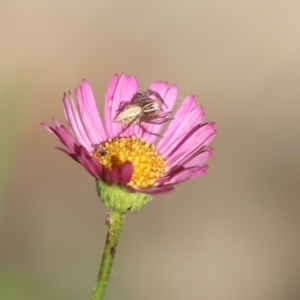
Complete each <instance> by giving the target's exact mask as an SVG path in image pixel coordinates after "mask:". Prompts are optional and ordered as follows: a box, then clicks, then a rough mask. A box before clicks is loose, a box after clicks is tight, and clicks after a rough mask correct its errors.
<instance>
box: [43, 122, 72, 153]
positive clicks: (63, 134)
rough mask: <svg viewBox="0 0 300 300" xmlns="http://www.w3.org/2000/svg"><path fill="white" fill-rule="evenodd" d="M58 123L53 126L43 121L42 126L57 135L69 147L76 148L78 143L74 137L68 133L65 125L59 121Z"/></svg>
mask: <svg viewBox="0 0 300 300" xmlns="http://www.w3.org/2000/svg"><path fill="white" fill-rule="evenodd" d="M56 124H58V126H57V127H56V128H52V127H50V126H48V125H47V124H44V123H42V126H43V127H44V128H45V129H46V130H47V131H49V132H50V133H52V134H53V135H55V136H56V137H57V138H58V139H59V140H60V141H61V142H62V143H63V144H64V145H65V146H66V147H68V148H69V149H75V146H76V143H75V141H74V139H73V137H72V136H71V135H70V134H69V133H68V131H67V130H66V129H65V128H64V126H62V125H60V124H59V123H58V122H57V121H56Z"/></svg>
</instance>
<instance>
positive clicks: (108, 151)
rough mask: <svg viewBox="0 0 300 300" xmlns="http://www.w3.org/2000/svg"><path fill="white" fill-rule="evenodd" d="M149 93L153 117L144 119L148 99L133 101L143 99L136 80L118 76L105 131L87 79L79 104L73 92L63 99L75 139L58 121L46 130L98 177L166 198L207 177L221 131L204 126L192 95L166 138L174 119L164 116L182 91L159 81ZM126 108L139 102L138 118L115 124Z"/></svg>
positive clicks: (110, 95)
mask: <svg viewBox="0 0 300 300" xmlns="http://www.w3.org/2000/svg"><path fill="white" fill-rule="evenodd" d="M147 91H151V94H150V95H149V98H147V99H148V100H149V101H148V102H147V105H148V106H147V107H148V112H147V113H148V116H147V115H142V114H143V108H142V106H143V105H144V103H146V102H145V99H143V100H139V101H140V102H134V101H133V99H136V95H143V94H142V93H141V92H140V91H139V84H138V81H137V78H136V77H135V76H132V75H124V74H122V75H117V74H116V75H114V76H113V77H112V79H111V81H110V83H109V85H108V88H107V91H106V95H105V103H104V113H105V122H104V124H105V127H104V125H103V122H102V121H101V119H100V116H99V113H98V109H97V106H96V102H95V98H94V95H93V91H92V88H91V86H90V84H89V83H88V82H87V81H86V80H83V81H82V83H81V85H79V86H78V88H77V89H76V97H77V105H76V102H75V101H74V100H73V98H72V95H71V94H70V93H69V94H65V95H64V98H63V109H64V113H65V118H66V120H67V122H68V127H69V130H70V131H71V132H72V134H70V133H69V132H68V131H67V129H66V128H65V127H64V126H63V125H61V124H60V123H59V122H58V121H57V120H54V124H55V126H54V127H50V126H49V125H46V124H42V125H43V126H44V127H45V128H46V129H47V130H48V131H49V132H51V133H52V134H54V135H55V136H56V137H57V138H58V139H59V140H60V141H61V142H62V143H63V144H64V146H65V147H63V148H58V149H60V150H61V151H63V152H64V153H66V154H67V155H69V156H71V157H72V158H73V159H74V160H76V161H77V162H79V163H80V164H81V165H82V166H83V167H84V168H85V169H86V170H87V171H88V172H89V173H90V174H91V175H92V176H94V177H95V178H97V179H99V180H101V181H103V182H106V184H108V185H118V186H123V187H125V188H126V189H128V190H130V191H140V192H142V193H146V194H157V193H164V192H167V191H170V190H172V189H173V188H174V185H175V184H177V183H180V182H183V181H185V180H187V179H189V178H193V177H197V176H201V175H204V174H205V173H206V172H207V169H208V166H207V165H206V161H207V160H208V158H209V157H210V156H211V155H212V148H207V145H208V144H209V143H210V142H211V140H212V139H213V138H214V137H215V135H216V130H215V128H214V123H203V117H204V109H203V107H200V106H198V105H197V104H196V98H195V96H193V95H191V96H188V97H186V98H185V99H184V100H183V102H182V103H181V104H180V106H179V108H178V110H177V111H176V113H175V115H174V117H173V118H172V120H171V121H170V124H169V126H168V128H167V130H166V131H165V133H164V134H163V136H162V135H161V134H160V132H161V130H162V127H163V126H164V123H165V122H166V121H169V120H170V119H164V117H166V116H168V115H169V113H170V111H171V110H172V109H173V107H174V104H175V101H176V98H177V92H178V88H177V86H176V85H169V84H168V83H167V82H163V81H155V82H153V83H152V84H151V85H150V87H149V89H148V90H147ZM139 99H141V98H139ZM151 99H153V102H152V101H151ZM158 100H159V102H158ZM154 101H156V102H155V103H154ZM124 103H125V109H126V105H128V104H130V103H135V104H134V105H136V107H132V106H131V107H130V113H132V114H133V115H130V116H129V115H128V116H127V117H130V118H131V119H132V120H133V121H128V120H127V119H126V122H125V121H124V122H123V123H122V120H121V121H120V118H117V119H116V117H117V116H118V114H120V108H123V109H122V113H123V115H124ZM153 103H154V104H153ZM158 104H159V105H158ZM134 108H136V109H135V110H134ZM125 112H126V110H125ZM156 112H159V114H157V117H156V115H153V113H156ZM149 113H152V115H151V117H150V115H149ZM128 114H129V111H128ZM123 115H122V118H124V116H123ZM141 116H143V118H141ZM125 117H126V114H125ZM116 120H117V121H118V122H116ZM147 120H148V121H149V120H150V121H149V122H147ZM159 136H160V137H159ZM157 139H159V140H158V143H157V145H156V146H155V144H154V142H156V140H157Z"/></svg>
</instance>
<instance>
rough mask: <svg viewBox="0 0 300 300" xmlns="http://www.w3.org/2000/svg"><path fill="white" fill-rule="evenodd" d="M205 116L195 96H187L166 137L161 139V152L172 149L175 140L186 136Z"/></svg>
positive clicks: (159, 144) (158, 146)
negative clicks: (197, 104)
mask: <svg viewBox="0 0 300 300" xmlns="http://www.w3.org/2000/svg"><path fill="white" fill-rule="evenodd" d="M203 117H204V109H203V107H197V106H196V98H195V96H188V97H187V98H185V99H184V101H183V102H182V104H181V105H180V107H179V108H178V110H177V112H176V114H175V115H174V119H173V120H172V121H171V122H170V125H169V127H168V129H167V130H166V132H165V134H164V138H162V139H161V140H160V141H159V143H158V145H157V148H158V150H159V151H160V152H165V151H166V150H171V149H170V147H172V145H174V142H175V141H176V140H179V139H181V138H182V136H185V135H186V133H187V132H189V131H190V130H191V128H192V127H194V126H195V125H196V124H200V123H201V122H202V120H203ZM166 154H167V153H166Z"/></svg>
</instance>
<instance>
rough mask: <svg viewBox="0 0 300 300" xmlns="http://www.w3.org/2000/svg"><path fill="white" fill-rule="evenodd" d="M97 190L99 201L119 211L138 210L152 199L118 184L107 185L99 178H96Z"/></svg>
mask: <svg viewBox="0 0 300 300" xmlns="http://www.w3.org/2000/svg"><path fill="white" fill-rule="evenodd" d="M96 186H97V192H98V195H99V197H100V199H101V201H102V202H103V203H104V204H105V205H106V207H107V208H109V209H112V210H115V211H117V212H119V213H122V214H124V213H127V212H130V211H139V210H140V209H141V208H142V207H143V206H144V205H146V204H147V203H148V202H149V201H151V200H152V196H151V195H148V194H143V193H139V192H130V191H128V190H127V189H126V188H124V187H122V186H119V185H109V184H107V183H105V182H104V181H101V180H96Z"/></svg>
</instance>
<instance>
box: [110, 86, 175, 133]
mask: <svg viewBox="0 0 300 300" xmlns="http://www.w3.org/2000/svg"><path fill="white" fill-rule="evenodd" d="M151 96H154V97H155V98H156V99H152V98H150V97H151ZM162 105H165V106H166V107H167V105H166V104H165V102H164V100H163V99H162V97H161V96H160V95H159V93H158V92H155V91H152V90H147V91H146V92H143V93H136V94H135V95H134V96H133V97H132V99H131V101H130V102H122V103H121V105H120V108H119V109H118V111H117V115H116V117H115V119H114V122H117V123H122V124H125V125H126V126H125V127H124V128H123V130H122V131H121V132H120V134H122V133H123V132H124V131H125V130H126V129H127V128H128V127H129V126H130V125H132V124H135V123H137V124H138V125H139V126H140V127H141V128H142V129H143V130H144V131H145V132H147V133H150V134H154V135H157V136H161V135H159V134H156V133H153V132H150V131H148V130H147V129H146V128H145V127H144V126H143V125H142V122H144V123H149V124H163V123H165V122H167V121H169V120H171V119H172V118H167V116H168V115H169V114H170V113H171V112H170V111H167V112H163V109H162Z"/></svg>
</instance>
